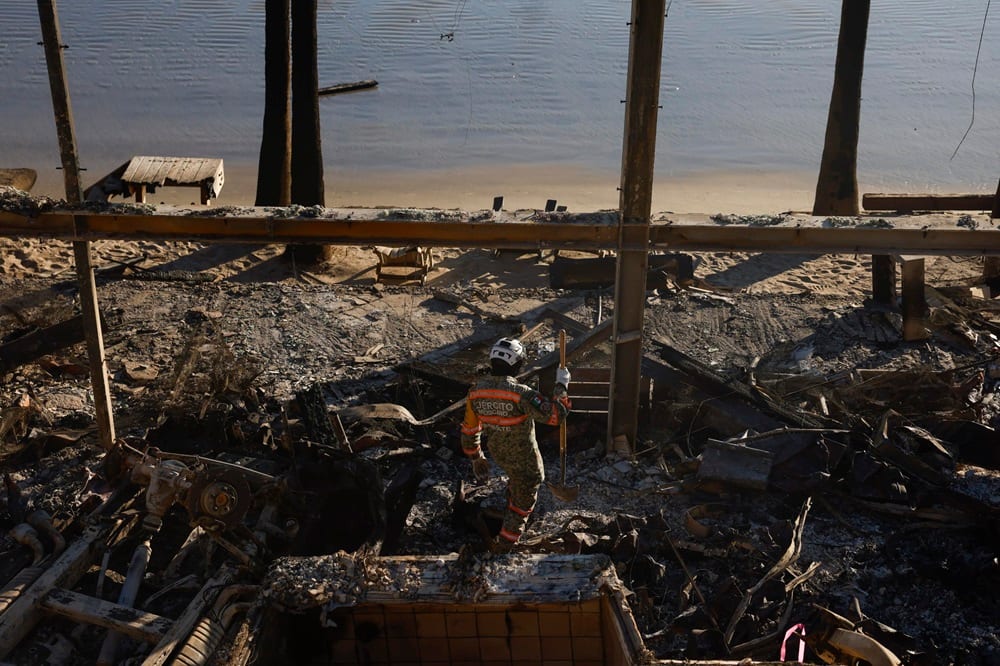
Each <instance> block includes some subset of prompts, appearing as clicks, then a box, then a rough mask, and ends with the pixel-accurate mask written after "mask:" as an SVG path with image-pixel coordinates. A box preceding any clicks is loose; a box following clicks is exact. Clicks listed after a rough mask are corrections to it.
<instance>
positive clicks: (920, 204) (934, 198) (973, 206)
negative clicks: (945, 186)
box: [861, 192, 996, 212]
mask: <svg viewBox="0 0 1000 666" xmlns="http://www.w3.org/2000/svg"><path fill="white" fill-rule="evenodd" d="M995 199H996V197H995V195H993V194H882V193H874V192H873V193H866V194H862V195H861V206H862V208H864V209H865V210H898V211H905V212H912V211H917V210H933V211H944V210H989V211H992V210H993V202H994V200H995Z"/></svg>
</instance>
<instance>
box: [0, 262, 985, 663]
mask: <svg viewBox="0 0 1000 666" xmlns="http://www.w3.org/2000/svg"><path fill="white" fill-rule="evenodd" d="M453 259H454V258H452V259H450V260H449V261H451V260H453ZM676 259H677V258H674V259H672V261H674V260H676ZM518 260H519V259H518V258H511V257H507V258H503V257H501V258H499V259H492V258H490V259H487V261H496V262H510V263H514V262H517V261H518ZM479 261H482V259H479ZM444 263H447V261H446V262H444ZM675 263H678V261H675ZM532 265H534V260H532ZM665 265H666V264H665ZM683 265H684V266H685V267H686V266H688V265H689V264H687V263H683ZM690 265H691V266H695V268H697V264H696V263H695V264H690ZM128 270H130V269H128ZM128 270H126V271H125V274H127V273H128ZM140 270H141V269H140ZM121 275H122V273H121V272H119V274H118V276H117V277H112V276H108V277H106V278H105V279H104V281H102V285H101V286H102V290H103V296H104V297H105V298H106V300H107V302H108V303H110V304H112V305H113V306H114V307H111V308H108V311H107V312H106V313H105V317H106V318H107V322H108V323H107V331H108V332H107V336H108V347H109V356H111V357H117V358H118V359H121V360H117V361H114V362H112V364H111V371H112V380H113V391H114V396H115V400H116V409H117V414H118V428H119V435H120V436H119V439H118V441H117V443H116V445H115V447H114V448H113V449H111V450H109V451H104V450H101V449H99V448H97V447H96V445H95V444H94V442H95V437H94V432H93V430H94V429H93V422H92V417H90V416H88V408H90V409H92V407H90V405H89V403H88V398H87V393H86V363H85V362H82V361H81V359H80V355H81V354H82V351H81V350H82V345H80V344H79V342H78V340H79V339H78V338H73V337H72V336H69V337H68V338H66V342H65V344H63V345H61V346H58V347H55V348H53V347H51V346H49V347H47V348H45V349H39V350H38V353H37V354H35V353H33V354H24V355H23V356H22V357H20V358H21V359H22V360H21V361H18V362H13V363H11V364H8V365H4V366H2V367H3V372H4V373H5V377H4V383H3V391H2V398H3V405H2V407H3V410H2V412H0V444H2V449H0V460H2V461H3V472H4V484H5V485H4V488H3V489H2V490H0V505H2V513H0V519H2V522H3V527H4V537H3V541H2V546H0V547H2V549H3V552H4V558H3V562H2V564H0V577H2V580H3V581H4V584H3V586H2V587H3V592H2V593H0V652H2V654H3V655H4V656H3V659H4V660H6V661H9V662H13V663H28V662H31V663H51V664H56V663H80V664H84V663H98V662H100V663H136V664H138V663H148V664H154V663H156V664H159V663H167V662H168V661H170V662H172V663H188V664H191V663H202V664H208V663H214V664H223V663H227V664H228V663H231V664H243V663H248V662H249V661H250V660H253V659H256V660H257V663H281V662H282V661H283V660H284V661H285V662H287V661H288V660H289V659H292V658H293V655H294V658H295V659H296V660H298V661H299V663H319V662H320V661H322V660H324V659H327V656H328V655H333V656H332V657H329V659H332V660H333V663H357V662H358V661H360V660H361V659H362V657H365V658H369V659H371V663H391V660H388V659H382V660H380V659H379V658H377V657H378V655H379V654H380V653H379V652H378V650H383V651H385V650H392V649H397V648H400V646H404V647H405V646H413V647H412V649H414V650H417V652H415V653H414V654H420V655H422V656H421V657H420V658H421V660H422V661H423V662H424V663H431V662H432V661H435V659H434V658H432V656H431V655H432V654H434V655H440V654H442V653H441V652H440V650H441V649H443V648H441V645H444V646H445V647H446V648H447V652H446V654H445V656H446V657H447V658H446V659H440V658H439V659H437V661H447V660H449V659H450V660H453V661H460V660H461V659H459V656H460V655H466V651H468V650H472V651H474V652H475V654H476V655H477V656H476V658H469V659H468V660H469V661H481V660H482V654H483V653H482V650H486V649H494V648H496V649H499V650H502V649H506V650H508V652H506V653H502V654H505V655H506V657H504V659H499V658H498V660H499V661H506V663H530V662H534V663H543V662H545V661H546V660H547V657H546V653H545V650H547V649H548V650H557V649H562V648H557V647H553V646H557V645H562V646H563V647H565V649H566V650H567V651H568V652H567V654H569V657H568V658H567V659H565V660H566V661H575V662H577V663H588V660H587V659H585V658H583V657H582V656H578V655H582V651H583V650H585V649H590V648H592V647H593V646H594V645H597V646H598V648H597V649H599V650H603V654H604V655H605V656H606V657H607V656H608V655H610V654H612V652H613V651H614V650H618V648H617V647H615V648H613V649H612V648H611V647H608V645H609V644H607V643H601V642H600V641H599V640H598V637H601V636H604V635H605V634H604V633H602V632H605V631H611V628H614V627H619V628H620V627H625V630H619V629H615V631H616V632H618V633H617V635H619V637H620V638H621V639H622V641H623V643H622V645H625V646H626V647H625V648H622V649H623V652H622V654H628V655H629V656H628V660H623V661H621V662H617V663H642V662H647V663H655V662H656V661H660V662H662V663H699V662H702V663H738V662H740V660H743V659H749V660H751V661H750V662H747V663H768V662H773V661H776V660H778V659H779V658H780V656H779V655H780V654H781V653H782V652H784V654H785V656H786V658H788V659H794V658H796V657H797V656H799V655H800V654H801V655H802V657H801V658H802V659H803V660H805V661H807V662H809V663H852V662H855V661H857V660H859V659H860V660H864V661H867V662H868V663H872V664H897V663H901V664H913V665H917V664H943V663H955V664H973V665H986V664H993V663H997V661H998V660H1000V644H998V642H997V641H998V639H997V635H998V626H1000V616H998V614H997V610H996V607H995V602H994V600H993V599H992V594H993V591H994V590H996V589H1000V567H998V565H997V548H996V543H998V536H1000V535H998V531H1000V513H998V512H1000V472H998V466H1000V441H998V439H997V436H996V430H995V428H996V426H997V424H998V418H1000V417H998V414H1000V397H998V391H997V386H998V380H1000V371H998V369H997V368H998V365H997V349H998V344H997V337H996V336H997V334H998V333H1000V331H997V326H998V323H997V322H998V319H1000V314H998V309H997V308H996V307H994V304H993V303H992V301H991V300H989V299H987V298H984V297H982V295H977V294H976V293H975V290H974V289H968V288H961V289H960V288H950V289H945V288H938V289H934V288H932V287H928V288H927V293H928V300H929V302H930V304H931V312H930V316H929V318H928V332H929V337H928V338H927V339H926V340H924V341H922V342H919V343H904V342H902V340H901V335H902V330H901V326H900V322H899V321H898V320H897V313H895V312H893V311H890V310H885V309H881V310H880V309H878V308H873V307H866V306H865V305H864V304H861V303H858V302H857V299H856V298H852V297H843V298H835V297H829V296H818V295H813V294H807V293H802V294H796V295H793V296H783V297H781V298H773V297H770V296H768V295H767V294H753V293H744V292H740V291H736V290H724V289H721V288H713V287H712V285H711V283H710V281H709V280H705V279H703V278H698V279H697V280H696V281H695V283H694V284H692V283H691V282H692V281H691V279H690V276H689V275H688V273H687V271H686V269H685V272H684V276H687V279H681V278H680V277H679V278H678V280H679V281H678V280H673V279H672V278H671V277H670V276H669V275H667V274H666V273H663V272H661V273H659V274H655V275H651V276H650V277H649V279H650V280H651V281H652V284H650V285H647V286H649V291H648V305H649V310H648V318H649V321H648V327H647V328H648V330H647V332H648V334H649V335H648V336H647V340H646V343H645V348H644V349H645V356H644V358H643V364H642V374H643V377H644V378H645V381H646V384H644V385H645V386H648V387H649V391H648V396H647V400H646V402H645V403H644V404H643V406H642V413H641V417H642V429H641V437H640V440H639V441H637V442H635V443H634V445H633V447H632V450H631V451H629V450H623V449H619V448H615V447H613V446H612V447H610V449H609V448H608V447H606V446H605V444H604V441H605V439H606V427H607V422H606V419H607V417H606V414H603V413H600V412H599V411H596V410H595V411H588V410H584V409H580V410H579V411H578V412H577V413H576V414H574V415H572V417H571V418H570V420H569V422H568V431H569V432H568V441H569V455H568V459H567V460H568V479H569V482H571V483H573V484H576V485H577V486H578V487H579V488H580V493H579V496H578V498H577V499H576V500H575V501H573V502H572V503H565V502H562V501H560V500H559V498H557V497H555V496H553V495H552V494H551V493H550V492H549V491H547V490H543V491H542V492H541V494H540V497H539V501H538V505H537V506H536V510H535V512H534V513H533V517H532V520H531V522H530V523H529V527H528V530H527V532H526V533H525V536H524V538H523V545H522V547H521V549H520V550H519V551H518V552H516V553H514V554H511V555H497V554H492V553H490V552H489V551H488V549H487V546H486V544H487V543H488V541H489V540H490V539H492V537H493V536H494V535H495V534H496V532H497V531H498V530H499V526H500V517H501V516H502V510H503V508H504V507H505V506H506V504H505V495H504V488H505V483H504V479H503V478H501V477H500V476H499V474H498V471H497V469H496V468H494V469H493V472H494V474H493V476H492V477H491V478H490V480H489V481H487V482H476V481H475V480H474V479H473V478H472V476H471V475H470V469H469V465H468V462H467V461H466V460H464V459H463V456H462V452H461V449H460V445H459V438H458V423H459V421H460V419H461V416H462V409H461V407H462V406H463V399H464V394H465V391H466V390H467V387H468V386H469V384H470V382H471V381H472V380H473V379H474V378H475V376H476V374H477V373H479V372H482V371H483V363H484V358H485V355H484V353H483V350H484V349H485V348H486V347H487V346H488V345H489V344H490V343H491V342H492V341H493V340H495V339H496V338H497V337H498V336H501V335H519V336H521V338H522V339H524V340H525V341H526V344H527V345H528V346H529V349H530V352H531V358H532V359H534V360H535V362H534V364H533V365H532V366H531V367H530V368H529V369H528V370H527V372H526V376H525V379H526V380H528V381H531V382H538V384H539V385H540V387H542V388H543V389H544V388H545V383H546V382H551V381H552V379H551V376H550V375H551V374H552V372H551V369H552V368H553V367H554V364H555V363H556V362H557V359H558V352H557V346H556V344H555V342H554V341H555V340H556V334H557V332H558V330H559V329H566V330H567V331H568V333H569V335H570V338H571V339H570V342H569V344H568V351H569V355H570V362H569V365H570V366H571V367H573V368H574V369H580V371H579V373H577V372H576V370H574V372H575V376H578V377H580V378H581V379H580V383H581V385H582V384H584V383H585V382H584V381H583V378H584V377H590V378H591V380H590V381H588V382H586V383H587V384H588V386H589V387H590V388H589V389H588V390H591V391H594V392H596V391H598V390H599V388H598V387H605V388H604V389H603V390H604V391H605V393H606V383H604V384H602V382H601V381H600V373H599V372H597V371H598V370H601V369H606V368H607V367H608V366H609V363H610V343H609V342H608V340H609V338H610V336H611V333H612V331H611V327H610V325H609V320H608V319H607V315H608V313H609V312H610V311H611V310H612V309H613V307H614V303H613V302H612V299H611V298H610V296H608V294H607V292H606V291H601V286H600V285H599V284H598V285H597V286H594V285H589V284H588V286H587V287H586V290H585V291H581V292H572V291H562V290H555V289H552V288H545V287H537V286H536V287H532V288H519V289H516V288H512V289H509V290H505V289H500V288H497V287H496V286H495V285H493V286H491V285H487V286H482V285H480V286H464V285H462V284H461V283H456V284H453V285H452V286H451V287H449V288H443V287H441V286H440V285H435V286H434V288H433V289H432V288H431V287H430V285H428V286H426V287H424V286H408V287H404V286H385V285H369V284H365V285H364V286H359V285H358V284H352V285H334V286H329V285H327V286H319V285H314V284H307V285H301V284H299V285H298V286H295V287H290V286H289V285H287V284H285V283H282V284H278V285H275V284H240V283H234V282H204V281H198V282H195V281H191V282H185V281H173V282H169V283H155V284H154V283H153V282H152V281H150V280H139V281H133V282H128V284H125V281H124V280H121V279H118V278H120V277H121ZM680 282H683V284H681V283H680ZM26 284H28V285H32V286H33V288H31V289H27V290H25V289H20V291H19V293H18V297H19V300H15V299H14V298H13V296H11V297H10V298H5V299H4V302H5V303H6V304H8V305H9V306H10V307H8V308H7V309H5V310H4V313H3V316H4V318H5V321H4V323H5V329H4V330H5V331H9V332H8V333H6V335H5V338H4V340H3V341H2V344H3V345H4V346H6V345H9V344H14V343H16V342H17V340H18V339H20V338H21V337H23V336H24V335H30V334H31V333H32V331H37V330H40V329H44V328H45V327H47V326H50V325H52V324H57V323H59V322H61V321H66V320H69V319H71V318H72V316H73V314H74V313H73V310H72V306H71V305H67V303H70V302H71V296H72V293H71V292H70V291H58V290H57V291H52V290H51V289H50V288H49V285H47V284H43V283H41V282H38V283H37V284H35V283H31V282H28V283H26ZM601 284H603V283H601ZM31 293H35V294H38V297H37V298H36V299H35V300H34V301H31V300H30V299H29V300H25V299H24V296H26V295H30V294H31ZM776 301H780V302H776ZM137 307H138V308H140V309H141V310H140V314H141V316H139V315H136V314H135V310H136V308H137ZM14 312H16V315H15V314H14ZM762 313H768V315H769V316H766V317H765V316H763V315H762ZM765 321H766V323H764V322H765ZM795 322H799V323H795ZM276 328H283V329H287V331H288V332H287V333H280V334H279V333H276V332H275V329H276ZM686 331H693V332H694V334H687V333H686ZM706 331H707V332H708V333H710V335H704V334H702V333H703V332H706ZM4 358H6V357H4V356H2V355H0V359H4ZM584 369H586V370H587V371H586V372H584ZM592 371H593V372H592ZM575 397H577V398H579V403H578V404H580V405H586V404H588V403H587V400H586V399H585V398H587V397H590V398H593V397H595V396H584V395H579V396H575ZM539 440H540V444H541V448H542V453H543V457H544V460H545V467H546V472H547V475H548V476H549V477H550V479H554V478H556V475H557V473H558V470H559V462H558V461H559V458H558V446H557V442H558V433H557V431H556V429H555V428H548V427H544V426H540V427H539ZM486 446H487V447H488V442H487V444H486ZM529 593H532V594H534V596H531V594H529ZM619 602H620V603H619ZM407 604H409V605H407ZM466 612H468V613H469V614H471V615H474V616H475V617H476V621H475V622H473V625H469V626H474V627H475V633H474V634H471V635H469V636H464V635H463V636H458V635H457V634H456V633H455V631H458V629H457V628H458V627H466V629H468V627H467V624H466V623H467V622H468V620H467V618H466V619H463V618H461V617H459V616H460V615H462V614H463V613H466ZM524 613H527V615H524ZM546 613H551V615H546ZM563 614H565V617H563ZM402 615H405V616H406V617H408V618H410V620H408V622H410V623H411V624H412V626H411V624H406V623H401V621H400V620H399V616H402ZM439 616H440V617H439ZM595 618H598V619H595ZM607 618H613V619H614V621H613V622H612V621H611V620H608V619H607ZM432 620H433V621H432ZM438 620H440V623H443V624H442V626H445V627H447V628H451V629H450V630H452V633H451V634H449V633H447V631H445V632H444V634H442V635H441V636H440V637H438V638H440V640H439V641H438V643H439V644H440V645H432V644H431V643H432V642H431V641H428V640H426V639H427V635H424V634H421V633H420V631H423V632H425V633H426V631H430V630H431V629H428V627H433V626H437V625H436V624H434V623H436V622H438ZM494 621H496V622H495V624H494ZM606 621H607V622H611V624H604V623H605V622H606ZM562 626H565V627H567V628H568V629H566V630H565V631H564V634H565V636H562V635H561V634H559V631H560V630H559V629H558V627H562ZM578 626H579V627H589V630H588V631H591V632H592V633H587V632H585V631H583V630H582V629H581V633H579V634H574V633H573V631H571V630H572V628H573V627H578ZM414 627H416V628H419V629H420V631H416V630H415V629H414ZM525 627H528V628H527V629H525ZM545 627H549V628H550V629H551V631H552V632H553V633H552V634H545V633H543V632H544V631H545V629H544V628H545ZM515 628H516V630H517V631H524V632H526V633H517V634H516V635H515V634H511V633H506V634H505V633H503V632H504V631H508V630H510V631H515ZM468 631H472V630H471V629H468ZM531 631H534V632H535V633H534V634H532V633H531ZM394 632H395V633H394ZM407 632H411V633H407ZM491 632H496V633H491ZM630 632H631V633H630ZM432 635H433V634H432ZM392 636H396V639H397V642H396V643H393V642H392V641H391V640H390V638H391V637H392ZM546 636H549V637H551V638H552V640H550V641H547V640H546V639H545V637H546ZM473 638H475V640H476V642H475V644H474V645H473V643H472V642H471V639H473ZM562 638H565V639H566V640H565V641H564V642H563V643H560V642H559V640H561V639H562ZM466 639H469V640H468V641H467V640H466ZM514 639H516V640H514ZM557 639H558V640H557ZM633 639H634V640H633ZM602 640H603V639H602ZM463 641H464V642H463ZM595 641H596V642H595ZM630 641H632V642H630ZM503 645H506V646H507V647H506V648H503V647H502V646H503ZM515 645H516V646H518V647H517V649H518V650H522V651H523V652H518V653H517V654H515V653H513V652H510V650H514V649H515V648H514V647H513V646H515ZM602 645H603V647H601V646H602ZM615 645H617V643H616V644H615ZM393 646H395V647H393ZM486 646H490V647H489V648H487V647H486ZM534 646H537V648H536V647H534ZM546 646H548V647H546ZM800 649H801V652H800ZM422 650H426V655H425V653H424V652H422ZM435 650H437V651H436V652H435ZM533 650H534V651H533ZM574 650H575V651H576V652H574ZM609 651H611V652H609ZM469 654H471V653H469ZM554 654H555V653H554V652H553V653H550V654H549V656H548V661H552V660H555V657H553V656H552V655H554ZM614 654H618V653H617V652H614ZM102 655H103V656H102ZM623 659H625V658H624V657H623ZM352 660H353V661H352ZM591 661H593V660H592V659H591Z"/></svg>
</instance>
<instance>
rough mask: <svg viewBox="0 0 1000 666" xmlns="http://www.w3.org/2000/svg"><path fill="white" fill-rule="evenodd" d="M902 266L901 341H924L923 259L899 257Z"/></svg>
mask: <svg viewBox="0 0 1000 666" xmlns="http://www.w3.org/2000/svg"><path fill="white" fill-rule="evenodd" d="M900 263H901V264H902V265H903V270H902V274H903V289H902V296H903V298H902V304H903V339H904V340H906V341H907V342H913V341H915V340H925V339H926V338H927V337H928V335H929V334H928V332H927V298H926V297H925V296H924V258H923V257H905V256H904V257H900Z"/></svg>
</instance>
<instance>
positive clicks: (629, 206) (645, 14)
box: [607, 0, 666, 452]
mask: <svg viewBox="0 0 1000 666" xmlns="http://www.w3.org/2000/svg"><path fill="white" fill-rule="evenodd" d="M665 14H666V3H665V0H632V21H631V22H630V24H629V25H630V26H631V29H630V32H631V35H630V40H629V59H628V87H627V90H626V99H625V132H624V135H625V139H624V146H623V149H622V174H621V197H620V200H619V208H620V209H621V219H620V220H619V224H618V248H617V249H618V265H617V272H616V278H615V316H614V331H613V334H612V344H613V345H614V353H613V355H612V359H611V396H612V397H611V399H610V401H609V405H608V414H609V417H608V441H607V444H608V446H616V445H615V442H616V441H621V439H624V443H623V445H622V447H621V448H622V449H624V450H627V451H629V452H631V451H632V450H633V449H632V447H633V446H634V443H635V438H636V430H637V428H638V422H639V386H640V381H639V380H640V378H641V369H640V365H641V363H642V326H643V315H644V310H645V305H646V289H645V286H646V270H647V267H648V260H649V226H650V221H651V217H652V201H653V166H654V162H655V156H656V119H657V112H658V109H659V104H660V63H661V61H662V60H663V23H664V19H665ZM616 448H618V447H617V446H616Z"/></svg>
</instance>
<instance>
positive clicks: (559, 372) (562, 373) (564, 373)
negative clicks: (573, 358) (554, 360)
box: [556, 368, 569, 391]
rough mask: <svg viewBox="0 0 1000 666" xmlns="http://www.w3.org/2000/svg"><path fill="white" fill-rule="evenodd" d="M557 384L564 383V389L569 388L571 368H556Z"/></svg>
mask: <svg viewBox="0 0 1000 666" xmlns="http://www.w3.org/2000/svg"><path fill="white" fill-rule="evenodd" d="M556 384H562V386H563V389H565V390H567V391H568V390H569V368H556Z"/></svg>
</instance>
